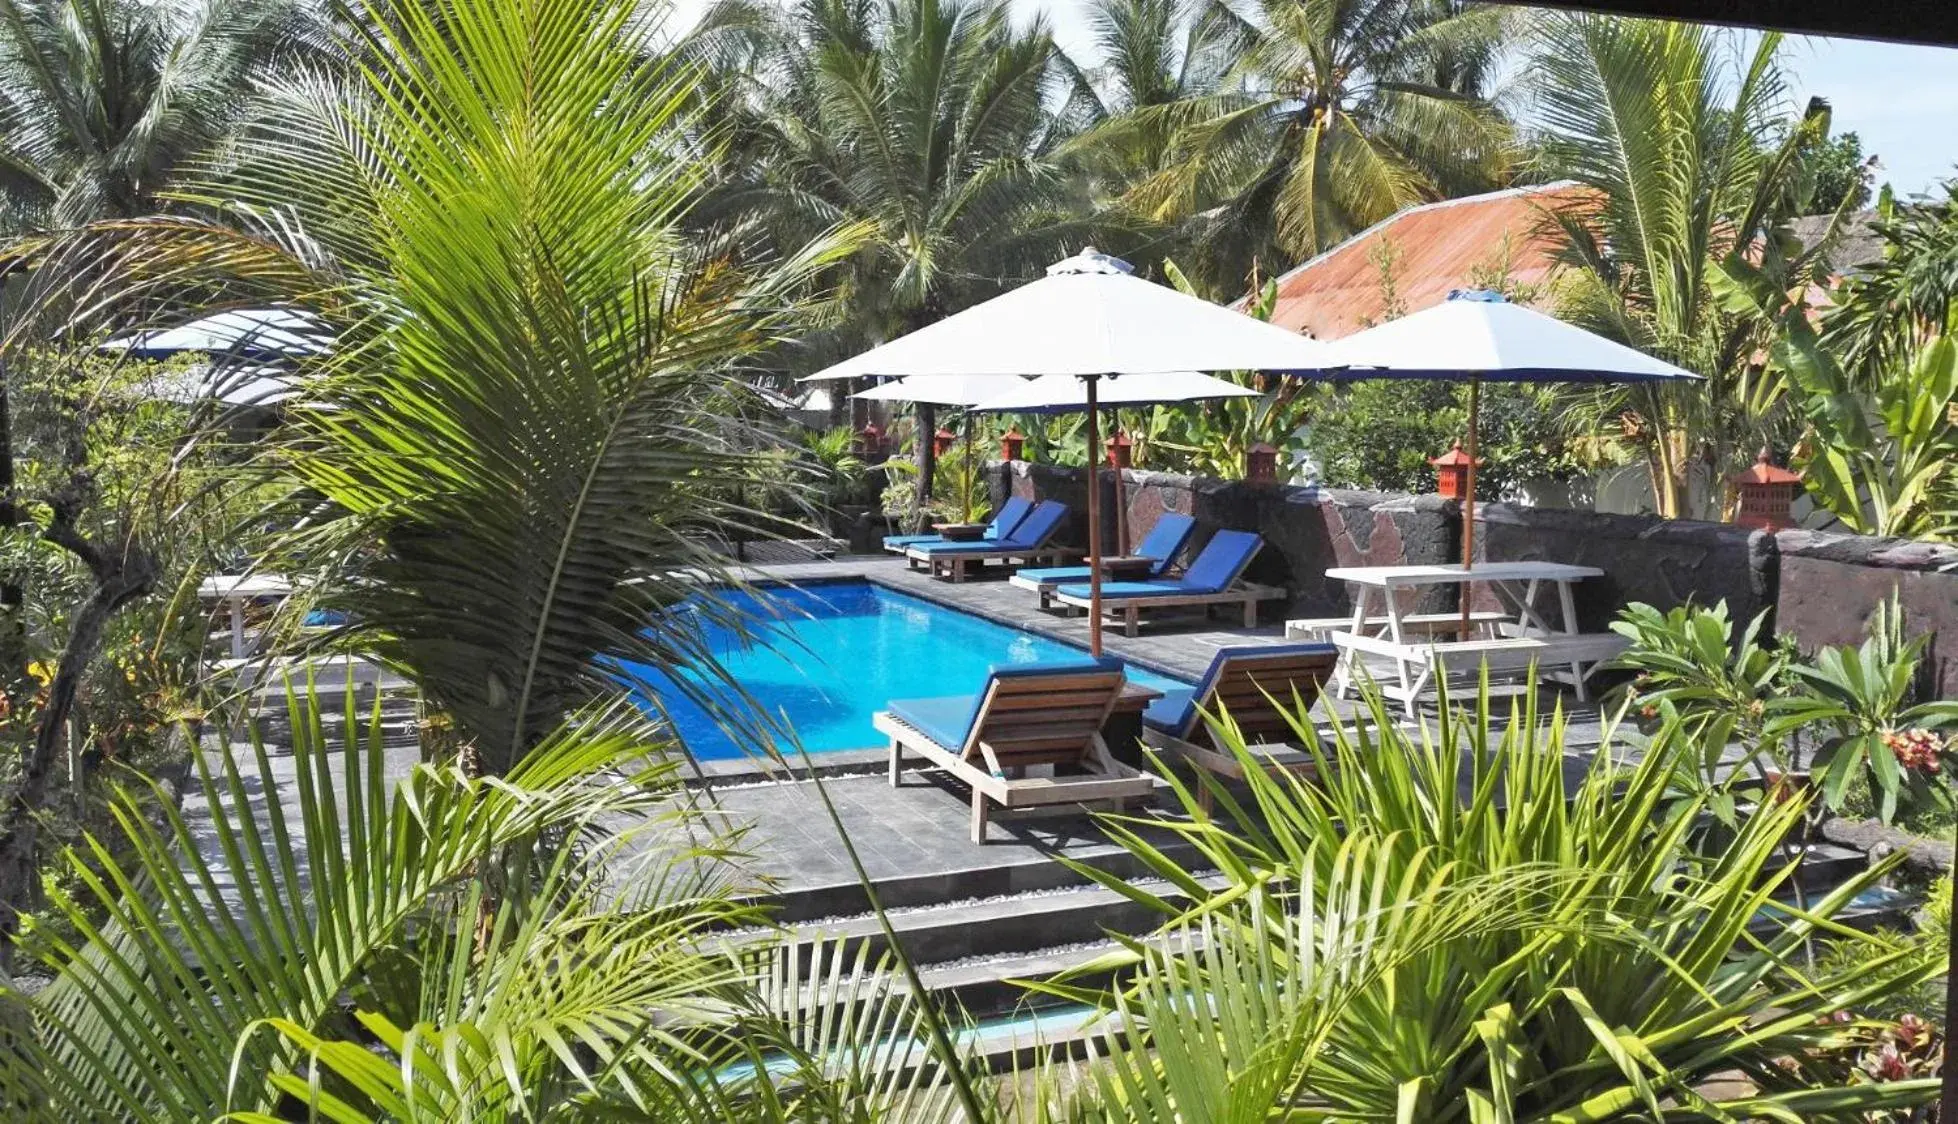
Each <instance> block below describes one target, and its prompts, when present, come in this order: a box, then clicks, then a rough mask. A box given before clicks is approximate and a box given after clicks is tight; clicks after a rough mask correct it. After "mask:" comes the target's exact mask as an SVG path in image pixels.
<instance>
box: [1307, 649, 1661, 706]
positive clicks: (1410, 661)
mask: <svg viewBox="0 0 1958 1124" xmlns="http://www.w3.org/2000/svg"><path fill="white" fill-rule="evenodd" d="M1331 640H1332V642H1333V643H1334V644H1335V645H1337V646H1338V647H1339V648H1340V649H1342V650H1343V651H1346V652H1349V653H1353V654H1359V653H1365V654H1367V655H1373V656H1382V657H1385V658H1387V659H1390V660H1393V661H1395V663H1396V665H1398V666H1399V668H1400V671H1401V675H1400V677H1399V679H1400V682H1390V681H1381V682H1379V683H1378V684H1377V686H1378V687H1379V689H1380V693H1381V694H1382V695H1385V696H1386V697H1388V698H1390V699H1395V700H1398V701H1399V702H1400V703H1402V704H1403V705H1404V706H1405V707H1406V708H1407V713H1408V716H1409V717H1413V716H1414V713H1415V711H1414V704H1415V702H1416V700H1418V699H1419V698H1420V697H1421V695H1422V694H1423V693H1424V692H1425V691H1426V690H1427V688H1428V685H1429V684H1430V683H1431V682H1433V681H1434V680H1435V679H1437V678H1442V679H1446V678H1447V677H1448V676H1449V675H1450V674H1453V673H1456V672H1462V671H1480V670H1482V669H1483V668H1487V669H1488V670H1490V671H1492V672H1493V671H1524V670H1528V669H1530V668H1546V667H1560V666H1561V667H1568V668H1569V669H1570V672H1571V678H1572V681H1573V682H1572V685H1573V687H1574V688H1575V689H1576V691H1577V697H1578V698H1579V699H1580V700H1582V699H1585V698H1587V697H1588V696H1587V694H1586V692H1585V688H1584V683H1585V680H1586V679H1587V678H1589V676H1590V673H1591V671H1592V670H1595V669H1596V667H1597V665H1598V664H1600V663H1602V662H1604V661H1605V660H1608V659H1611V658H1612V657H1614V656H1616V655H1618V654H1619V653H1620V652H1623V651H1624V650H1625V648H1626V647H1627V646H1628V645H1629V643H1630V642H1629V641H1627V640H1626V639H1625V638H1624V637H1622V636H1620V635H1618V634H1617V633H1615V632H1572V633H1550V634H1542V635H1529V636H1502V637H1496V638H1494V639H1485V640H1442V641H1436V642H1435V643H1432V644H1397V643H1395V642H1394V641H1392V640H1389V639H1387V638H1385V637H1379V636H1363V635H1360V634H1357V633H1353V632H1347V631H1335V632H1333V633H1332V634H1331ZM1349 662H1354V661H1349ZM1341 666H1342V668H1344V667H1345V666H1347V665H1346V664H1345V663H1342V665H1341ZM1410 670H1411V671H1412V672H1413V673H1414V674H1413V675H1412V677H1411V678H1410V677H1409V675H1408V672H1409V671H1410ZM1348 686H1350V679H1349V678H1348V677H1347V675H1346V674H1345V673H1344V672H1342V676H1341V678H1340V682H1339V683H1338V689H1339V691H1340V693H1341V694H1344V693H1345V691H1346V689H1347V687H1348Z"/></svg>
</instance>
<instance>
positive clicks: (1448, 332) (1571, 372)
mask: <svg viewBox="0 0 1958 1124" xmlns="http://www.w3.org/2000/svg"><path fill="white" fill-rule="evenodd" d="M1328 348H1329V351H1330V354H1329V356H1328V358H1329V360H1330V361H1331V363H1332V365H1334V366H1336V367H1338V368H1339V370H1337V371H1335V372H1333V376H1334V377H1336V378H1347V379H1450V380H1466V381H1467V382H1468V384H1469V407H1468V414H1469V416H1468V444H1467V448H1466V450H1465V451H1466V452H1467V454H1468V494H1467V495H1466V496H1464V497H1463V499H1462V568H1463V569H1470V568H1472V567H1473V566H1474V565H1475V559H1474V553H1473V552H1474V550H1475V462H1476V438H1477V430H1478V429H1479V428H1480V423H1481V419H1480V417H1479V416H1478V415H1479V412H1480V408H1481V393H1480V392H1481V388H1482V382H1483V380H1484V379H1488V380H1491V381H1494V382H1536V383H1583V382H1597V383H1626V382H1664V381H1670V380H1689V381H1698V380H1699V379H1700V376H1699V375H1696V374H1694V373H1693V372H1691V371H1688V370H1685V369H1684V368H1681V367H1675V366H1673V365H1672V364H1671V363H1667V362H1665V361H1664V360H1660V359H1655V358H1653V357H1652V356H1650V355H1647V354H1645V353H1644V352H1642V351H1638V350H1635V349H1633V348H1629V347H1626V346H1625V345H1624V344H1621V343H1617V342H1615V341H1613V340H1608V339H1605V338H1604V337H1603V336H1600V335H1596V334H1593V333H1591V332H1587V331H1585V330H1584V329H1582V328H1579V327H1576V326H1574V325H1571V324H1566V323H1564V322H1563V321H1562V320H1559V319H1557V318H1556V317H1554V316H1545V315H1544V314H1543V313H1541V312H1535V311H1532V310H1531V309H1527V308H1524V307H1523V306H1522V305H1519V304H1511V303H1510V302H1509V301H1507V300H1505V299H1504V298H1503V296H1502V294H1500V293H1495V292H1490V291H1488V290H1486V289H1474V290H1457V291H1455V292H1452V293H1450V294H1448V299H1447V300H1444V301H1442V302H1441V303H1440V304H1437V305H1434V306H1432V307H1430V308H1424V309H1422V310H1421V311H1419V312H1413V313H1409V314H1408V315H1406V316H1402V317H1400V318H1399V319H1397V320H1389V321H1388V322H1387V323H1385V324H1382V325H1380V326H1379V327H1377V328H1369V329H1367V330H1366V331H1364V332H1358V333H1355V334H1354V335H1350V336H1347V337H1346V338H1344V339H1340V340H1335V341H1333V342H1332V343H1331V344H1330V345H1328ZM1462 627H1463V630H1464V631H1466V630H1467V627H1468V598H1467V597H1466V596H1464V597H1463V599H1462Z"/></svg>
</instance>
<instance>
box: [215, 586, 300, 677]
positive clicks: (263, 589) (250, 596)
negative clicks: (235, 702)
mask: <svg viewBox="0 0 1958 1124" xmlns="http://www.w3.org/2000/svg"><path fill="white" fill-rule="evenodd" d="M291 594H292V582H291V581H289V580H287V579H286V578H285V577H284V576H282V575H279V574H214V575H212V576H211V577H208V578H205V579H204V580H203V581H202V582H199V583H198V586H197V599H198V600H200V601H204V602H213V601H215V602H219V603H222V604H223V605H225V606H226V607H228V608H229V609H230V612H231V658H232V659H234V660H236V659H243V658H244V656H245V606H246V605H247V604H249V603H251V602H253V601H257V600H259V599H260V598H283V597H288V596H290V595H291Z"/></svg>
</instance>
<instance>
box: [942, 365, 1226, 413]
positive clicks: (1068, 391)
mask: <svg viewBox="0 0 1958 1124" xmlns="http://www.w3.org/2000/svg"><path fill="white" fill-rule="evenodd" d="M992 391H993V392H992V394H991V395H990V396H989V397H987V398H984V399H982V400H980V401H979V402H978V403H977V404H976V405H975V406H974V407H973V409H975V410H980V411H983V412H987V413H1025V414H1059V413H1072V412H1073V411H1076V410H1085V409H1087V408H1088V388H1087V384H1086V383H1085V382H1083V381H1082V380H1081V379H1079V378H1077V377H1075V376H1073V375H1042V376H1041V377H1039V378H1037V379H1032V380H1029V381H1027V382H1024V383H1021V384H1020V385H1019V386H1014V387H1003V386H1001V385H999V382H998V380H992ZM1256 397H1258V392H1257V391H1255V390H1252V389H1251V388H1250V387H1248V386H1239V385H1238V384H1236V383H1234V382H1230V381H1228V380H1226V379H1220V378H1216V377H1214V376H1212V375H1204V374H1199V373H1197V372H1195V371H1171V372H1167V373H1164V374H1154V375H1126V376H1124V377H1122V378H1119V379H1110V380H1108V382H1107V383H1106V384H1105V385H1103V386H1101V387H1098V388H1097V390H1096V394H1095V403H1096V405H1098V406H1111V407H1119V406H1162V405H1171V404H1174V403H1178V402H1204V401H1209V400H1211V399H1216V398H1256Z"/></svg>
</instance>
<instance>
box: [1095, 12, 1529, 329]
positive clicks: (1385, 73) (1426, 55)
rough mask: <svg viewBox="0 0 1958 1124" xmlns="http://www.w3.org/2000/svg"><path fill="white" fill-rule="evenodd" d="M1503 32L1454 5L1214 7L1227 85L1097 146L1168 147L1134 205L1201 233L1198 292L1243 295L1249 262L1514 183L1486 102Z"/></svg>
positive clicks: (1494, 113)
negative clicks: (1158, 141) (1203, 254)
mask: <svg viewBox="0 0 1958 1124" xmlns="http://www.w3.org/2000/svg"><path fill="white" fill-rule="evenodd" d="M1506 18H1507V17H1505V16H1504V15H1502V14H1501V13H1500V12H1498V11H1491V10H1489V9H1486V8H1470V7H1468V6H1466V5H1464V4H1460V3H1456V2H1453V0H1412V2H1410V0H1302V2H1300V0H1261V2H1260V3H1259V4H1257V5H1256V6H1255V7H1254V8H1253V10H1252V11H1251V12H1250V13H1249V14H1239V12H1238V10H1237V9H1235V8H1232V7H1229V6H1227V5H1217V6H1215V7H1212V8H1210V9H1208V10H1207V11H1206V13H1205V15H1204V16H1203V17H1201V22H1200V24H1199V26H1201V27H1204V28H1206V29H1207V30H1206V34H1207V35H1212V36H1215V37H1216V39H1215V41H1217V42H1220V43H1223V44H1225V45H1226V46H1227V47H1228V49H1229V51H1230V53H1231V54H1232V55H1233V56H1234V59H1235V61H1234V64H1233V65H1232V67H1231V69H1230V71H1229V73H1228V75H1227V77H1226V80H1225V81H1224V83H1223V84H1222V85H1221V87H1220V88H1218V89H1216V90H1214V91H1212V92H1208V93H1203V92H1198V93H1196V94H1194V95H1193V96H1189V97H1185V98H1182V99H1180V100H1176V101H1173V102H1169V103H1166V104H1149V105H1142V106H1139V107H1137V108H1135V109H1132V110H1131V111H1129V112H1128V113H1126V114H1124V115H1123V116H1122V117H1120V118H1117V119H1116V120H1114V121H1112V122H1110V123H1109V124H1107V125H1105V126H1103V127H1102V128H1100V129H1097V130H1096V131H1095V132H1094V133H1093V134H1090V137H1091V138H1093V139H1098V138H1102V137H1106V138H1110V139H1113V140H1124V139H1126V138H1129V137H1133V136H1136V135H1138V134H1139V135H1144V136H1147V135H1150V134H1152V133H1158V132H1164V131H1166V132H1167V133H1168V135H1169V137H1170V142H1169V153H1168V156H1167V158H1166V159H1164V160H1163V161H1162V166H1161V167H1160V168H1159V169H1158V170H1155V171H1154V172H1153V174H1151V175H1148V176H1147V177H1145V178H1143V179H1142V180H1141V181H1140V182H1138V183H1136V184H1134V185H1133V186H1132V187H1130V189H1129V190H1128V191H1127V192H1126V194H1125V197H1124V201H1125V203H1126V204H1127V205H1128V206H1129V207H1131V208H1133V209H1135V210H1136V211H1137V212H1139V213H1140V214H1142V215H1144V216H1146V217H1148V218H1150V219H1153V220H1157V221H1173V220H1188V221H1190V222H1192V223H1193V224H1194V225H1193V229H1192V231H1191V232H1190V234H1189V235H1188V237H1189V239H1190V240H1191V241H1192V242H1193V243H1194V244H1197V245H1201V246H1204V247H1206V248H1207V249H1208V251H1209V253H1208V256H1207V259H1206V260H1203V261H1201V262H1199V263H1198V268H1197V273H1198V274H1199V276H1198V280H1199V282H1200V283H1201V284H1203V285H1204V287H1206V288H1209V289H1215V290H1217V291H1220V292H1229V293H1232V294H1235V293H1237V292H1242V291H1243V289H1244V280H1245V278H1246V276H1247V275H1248V274H1249V272H1250V270H1251V268H1252V265H1253V263H1263V264H1265V265H1267V266H1269V265H1270V264H1271V263H1273V262H1280V263H1283V262H1290V261H1294V260H1297V259H1299V258H1302V257H1305V256H1308V255H1310V254H1313V253H1316V252H1317V251H1319V250H1321V249H1324V248H1326V247H1327V246H1330V245H1332V244H1333V243H1335V242H1338V241H1340V240H1341V239H1344V238H1346V237H1348V236H1350V235H1352V234H1354V233H1356V232H1358V231H1359V230H1361V229H1363V228H1365V227H1367V226H1369V225H1371V224H1373V223H1374V222H1377V221H1379V220H1380V219H1382V218H1385V217H1386V216H1387V215H1389V214H1392V213H1393V212H1394V211H1396V210H1399V209H1400V208H1402V207H1405V206H1407V205H1409V204H1411V203H1418V202H1425V201H1430V200H1434V199H1439V198H1446V197H1449V196H1453V195H1460V194H1465V193H1468V192H1473V191H1480V190H1485V189H1487V188H1489V187H1492V186H1495V185H1498V184H1500V183H1501V182H1503V180H1504V179H1505V178H1506V176H1507V175H1508V170H1509V167H1510V163H1511V158H1512V152H1513V145H1512V129H1511V127H1510V125H1509V123H1508V121H1507V119H1506V118H1505V117H1504V116H1503V114H1502V113H1501V112H1499V111H1498V109H1497V107H1496V106H1495V104H1494V102H1493V101H1492V100H1491V98H1490V94H1491V84H1492V74H1493V70H1494V66H1495V64H1496V62H1497V59H1498V45H1499V43H1500V41H1501V39H1500V35H1499V34H1498V32H1499V30H1500V29H1501V28H1502V27H1503V26H1504V21H1505V20H1506ZM1211 21H1219V22H1217V23H1212V22H1211ZM1212 28H1214V30H1208V29H1212ZM1198 57H1204V56H1203V55H1202V54H1199V56H1198Z"/></svg>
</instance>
